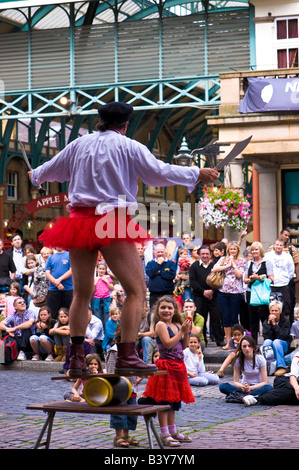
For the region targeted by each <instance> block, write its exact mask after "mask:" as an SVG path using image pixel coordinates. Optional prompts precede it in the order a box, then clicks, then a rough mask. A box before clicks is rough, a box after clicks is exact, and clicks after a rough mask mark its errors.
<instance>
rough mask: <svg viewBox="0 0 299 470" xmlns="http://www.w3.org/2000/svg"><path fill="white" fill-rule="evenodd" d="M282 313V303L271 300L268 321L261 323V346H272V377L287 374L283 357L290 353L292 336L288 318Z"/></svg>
mask: <svg viewBox="0 0 299 470" xmlns="http://www.w3.org/2000/svg"><path fill="white" fill-rule="evenodd" d="M281 313H282V303H281V302H279V301H278V300H273V302H271V303H270V305H269V316H268V319H267V320H265V321H264V323H263V337H264V342H263V346H272V348H273V351H274V355H275V359H276V372H275V373H274V375H284V374H285V373H286V372H287V369H286V367H287V365H286V361H285V357H284V356H285V355H286V354H287V353H288V352H290V346H291V342H292V336H291V334H290V331H291V325H290V321H289V319H288V318H286V317H285V316H284V315H281Z"/></svg>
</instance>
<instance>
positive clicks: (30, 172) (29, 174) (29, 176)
mask: <svg viewBox="0 0 299 470" xmlns="http://www.w3.org/2000/svg"><path fill="white" fill-rule="evenodd" d="M31 174H32V170H30V171H27V175H28V178H29V179H30V181H31V182H32V180H31Z"/></svg>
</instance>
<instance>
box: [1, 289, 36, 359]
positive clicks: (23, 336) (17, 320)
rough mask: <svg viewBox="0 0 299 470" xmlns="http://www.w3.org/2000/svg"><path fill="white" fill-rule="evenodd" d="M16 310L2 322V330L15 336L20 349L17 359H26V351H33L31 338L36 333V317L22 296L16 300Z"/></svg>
mask: <svg viewBox="0 0 299 470" xmlns="http://www.w3.org/2000/svg"><path fill="white" fill-rule="evenodd" d="M14 308H15V311H14V313H12V314H11V315H9V316H8V317H6V318H5V320H3V321H2V322H0V330H2V331H4V332H5V333H6V334H9V335H10V336H12V337H13V338H15V340H16V343H17V349H18V352H19V354H18V357H17V360H19V361H24V360H26V359H27V358H26V352H27V351H28V352H29V351H31V347H30V342H29V338H30V336H32V334H33V333H34V330H35V328H34V324H35V318H34V316H33V314H32V312H30V310H27V308H26V302H25V300H24V299H23V298H22V297H18V298H17V299H16V300H15V301H14Z"/></svg>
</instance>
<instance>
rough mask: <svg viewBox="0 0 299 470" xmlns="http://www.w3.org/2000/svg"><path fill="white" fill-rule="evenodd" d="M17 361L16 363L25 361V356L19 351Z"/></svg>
mask: <svg viewBox="0 0 299 470" xmlns="http://www.w3.org/2000/svg"><path fill="white" fill-rule="evenodd" d="M17 360H18V361H26V356H25V353H24V351H20V352H19V354H18V357H17Z"/></svg>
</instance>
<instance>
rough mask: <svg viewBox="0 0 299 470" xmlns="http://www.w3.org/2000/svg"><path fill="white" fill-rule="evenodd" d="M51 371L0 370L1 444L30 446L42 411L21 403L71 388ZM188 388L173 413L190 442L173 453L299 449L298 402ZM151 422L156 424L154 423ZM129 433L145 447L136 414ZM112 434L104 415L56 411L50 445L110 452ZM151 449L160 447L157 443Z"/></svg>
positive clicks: (51, 396) (54, 396)
mask: <svg viewBox="0 0 299 470" xmlns="http://www.w3.org/2000/svg"><path fill="white" fill-rule="evenodd" d="M53 375H57V373H56V374H55V373H54V374H53V372H51V373H49V372H30V371H26V372H21V371H11V370H1V371H0V392H1V411H0V422H1V439H0V449H32V447H33V446H34V444H35V442H36V439H37V437H38V435H39V432H40V430H41V429H42V426H43V424H44V422H45V419H46V415H45V414H44V413H43V412H39V411H33V410H27V409H26V406H27V405H29V404H34V403H42V402H50V401H55V400H61V399H62V398H63V393H64V391H66V390H69V389H70V387H71V384H70V383H68V382H66V381H52V380H51V376H53ZM231 379H232V377H231V376H229V377H227V376H226V377H225V378H224V379H221V380H225V381H230V380H231ZM272 380H273V379H272ZM270 381H271V378H270ZM144 386H145V379H144V381H143V382H141V384H140V385H139V394H141V393H142V390H143V389H144ZM192 389H193V393H194V396H195V397H196V403H194V404H191V405H183V406H182V409H181V410H180V411H179V412H178V413H177V414H176V422H177V424H178V426H179V428H180V430H181V431H182V432H186V433H187V434H189V435H190V436H191V437H192V439H193V440H192V443H188V444H184V445H182V447H181V448H180V450H179V451H178V450H177V449H171V452H172V453H173V452H174V450H175V454H176V455H181V452H182V451H186V452H190V451H191V449H193V450H194V449H210V450H211V449H298V448H299V444H298V438H297V428H298V425H297V423H298V420H299V407H296V406H295V407H294V406H293V407H292V406H279V407H268V408H267V407H263V406H253V407H245V406H244V405H243V404H242V405H241V404H234V403H226V401H225V399H224V396H223V395H222V394H221V393H220V392H219V389H218V387H217V386H206V387H201V388H196V387H193V388H192ZM156 425H157V428H159V426H158V423H157V422H156ZM132 435H133V436H134V437H136V438H137V439H138V440H139V441H140V445H139V447H138V449H148V439H147V432H146V428H145V425H144V422H143V419H142V418H139V420H138V426H137V429H136V431H135V432H133V433H132ZM113 436H114V431H113V430H112V429H110V427H109V418H108V417H107V416H105V415H96V417H95V416H93V415H83V414H82V415H81V414H78V415H77V414H76V415H71V414H63V413H57V414H56V416H55V420H54V426H53V432H52V439H51V445H50V449H106V450H108V449H110V451H111V452H115V451H116V449H114V450H112V449H113ZM154 443H155V440H154ZM155 445H156V443H155ZM155 448H156V449H157V450H159V449H158V446H156V447H155ZM135 449H136V448H135ZM168 450H169V449H168ZM124 452H126V454H124V455H127V456H128V455H131V454H129V452H133V450H132V448H130V449H125V450H123V451H122V455H123V453H124ZM134 452H135V453H136V450H135V451H134ZM137 453H138V452H137ZM166 453H167V451H166ZM195 454H196V453H195ZM113 455H114V454H113ZM189 458H191V457H190V456H189ZM168 463H169V462H168ZM187 463H188V462H187Z"/></svg>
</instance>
